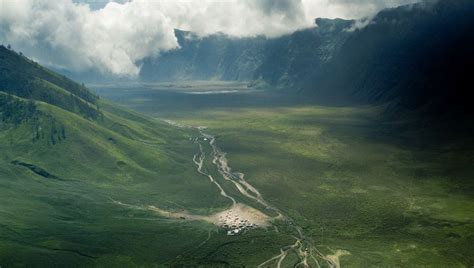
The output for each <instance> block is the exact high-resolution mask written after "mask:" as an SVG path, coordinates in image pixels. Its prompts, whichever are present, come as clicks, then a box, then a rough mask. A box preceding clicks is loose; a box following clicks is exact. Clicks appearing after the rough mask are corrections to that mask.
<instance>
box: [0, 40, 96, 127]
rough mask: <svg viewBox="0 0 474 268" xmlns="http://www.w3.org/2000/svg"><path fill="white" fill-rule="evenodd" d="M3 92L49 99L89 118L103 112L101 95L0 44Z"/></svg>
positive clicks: (37, 98)
mask: <svg viewBox="0 0 474 268" xmlns="http://www.w3.org/2000/svg"><path fill="white" fill-rule="evenodd" d="M0 91H3V92H6V93H10V94H13V95H16V96H18V97H22V98H25V99H32V100H38V101H43V102H47V103H49V104H52V105H55V106H58V107H61V108H63V109H66V110H68V111H71V112H75V113H79V114H81V115H83V116H85V117H89V118H97V117H98V116H99V115H100V112H99V111H98V108H97V101H98V97H97V96H95V95H94V94H93V93H91V92H90V91H89V90H87V88H85V87H84V85H79V84H78V83H76V82H74V81H72V80H70V79H68V78H67V77H64V76H62V75H60V74H57V73H55V72H52V71H51V70H48V69H47V68H44V67H43V66H41V65H39V64H38V63H36V62H34V61H32V60H30V59H28V58H26V57H25V56H23V55H22V54H21V53H17V52H15V51H13V50H11V49H8V48H6V47H4V46H0Z"/></svg>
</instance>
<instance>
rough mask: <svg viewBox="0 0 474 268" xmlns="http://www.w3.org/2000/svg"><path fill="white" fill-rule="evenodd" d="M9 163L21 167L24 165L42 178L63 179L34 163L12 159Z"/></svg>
mask: <svg viewBox="0 0 474 268" xmlns="http://www.w3.org/2000/svg"><path fill="white" fill-rule="evenodd" d="M11 163H12V164H13V165H15V166H22V167H26V168H28V169H29V170H31V171H32V172H34V173H35V174H37V175H39V176H41V177H44V178H47V179H54V180H63V179H60V178H58V177H57V176H55V175H53V174H51V173H49V172H47V171H46V170H44V169H42V168H40V167H38V166H36V165H33V164H29V163H25V162H21V161H19V160H13V161H11Z"/></svg>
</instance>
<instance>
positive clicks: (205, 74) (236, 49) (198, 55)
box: [140, 30, 266, 81]
mask: <svg viewBox="0 0 474 268" xmlns="http://www.w3.org/2000/svg"><path fill="white" fill-rule="evenodd" d="M175 35H176V38H177V39H178V43H179V45H180V48H179V49H177V50H173V51H169V52H166V53H163V54H162V55H160V56H159V57H158V58H148V59H146V60H144V61H143V65H142V68H141V72H140V78H141V79H142V80H146V81H173V80H211V79H216V80H239V81H249V80H250V79H252V77H253V74H254V72H255V69H256V68H257V67H258V66H260V64H261V62H262V55H263V49H264V44H265V43H266V39H265V38H264V37H256V38H232V37H229V36H227V35H224V34H214V35H210V36H207V37H203V38H199V37H198V36H196V35H195V34H193V33H191V32H185V31H180V30H176V31H175Z"/></svg>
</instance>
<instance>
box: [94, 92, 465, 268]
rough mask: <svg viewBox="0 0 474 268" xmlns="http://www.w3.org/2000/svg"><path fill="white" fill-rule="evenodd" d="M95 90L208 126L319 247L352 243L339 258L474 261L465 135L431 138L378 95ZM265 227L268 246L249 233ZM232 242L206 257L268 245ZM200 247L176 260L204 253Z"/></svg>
mask: <svg viewBox="0 0 474 268" xmlns="http://www.w3.org/2000/svg"><path fill="white" fill-rule="evenodd" d="M158 87H159V86H158ZM193 90H194V89H193ZM196 90H199V88H198V89H196ZM99 93H101V94H102V95H105V96H109V97H110V98H112V99H114V100H117V101H121V102H122V103H123V104H126V105H128V106H129V107H132V108H134V109H135V110H137V111H142V112H145V113H147V114H149V115H152V116H157V117H161V118H163V117H164V118H169V119H174V120H177V121H179V122H181V123H183V124H189V125H196V126H198V125H205V126H208V127H209V132H211V133H213V134H215V135H217V137H218V143H219V145H220V146H221V147H222V148H223V150H224V151H225V152H227V153H228V155H227V157H228V158H229V160H230V165H231V166H232V168H233V169H234V170H236V171H241V172H243V173H245V174H246V178H247V180H248V181H249V182H251V183H252V184H253V185H255V186H256V187H257V188H258V189H259V190H260V191H261V192H262V194H263V195H264V197H265V198H266V199H267V200H269V201H270V202H271V203H272V204H274V205H276V206H277V207H279V208H280V209H282V210H283V211H285V212H286V213H287V214H289V215H291V217H292V218H294V219H295V220H296V221H297V222H298V223H299V224H300V225H301V226H303V227H304V230H305V232H306V233H308V234H311V237H312V239H313V240H314V241H316V244H317V247H318V248H319V249H320V250H321V251H323V252H324V253H326V254H330V253H331V254H332V252H333V251H335V250H336V249H344V250H348V251H349V252H351V255H349V256H344V257H342V259H341V263H342V265H343V266H349V267H367V266H379V267H380V266H382V267H394V266H429V267H470V266H472V265H474V258H473V256H472V254H471V253H472V252H473V250H474V248H473V246H472V245H474V237H473V235H472V234H473V233H474V223H473V219H474V209H473V208H474V200H473V198H472V196H473V189H474V188H473V181H472V176H473V175H474V174H473V171H472V170H471V169H470V166H471V163H472V160H473V159H472V155H473V154H472V152H473V146H472V145H473V143H472V139H466V138H462V139H459V138H456V139H447V138H446V139H443V140H441V141H440V142H438V143H433V140H439V139H437V137H435V136H436V135H437V134H438V133H432V132H430V131H427V130H426V128H425V129H421V128H419V127H415V128H414V127H412V126H411V125H412V124H414V122H418V121H412V120H408V119H410V118H398V119H397V121H393V120H390V121H389V120H387V119H386V118H385V117H384V116H382V115H383V111H384V110H383V107H337V106H329V107H328V106H319V105H316V104H313V103H308V102H307V101H305V100H301V99H297V98H298V97H292V96H281V95H279V94H278V93H275V94H273V93H266V92H248V93H237V94H227V95H219V94H216V95H212V94H211V95H210V96H202V95H187V94H184V93H182V92H180V93H172V92H170V91H168V89H160V88H147V89H141V90H140V89H138V90H136V91H130V90H128V91H127V90H126V89H120V88H118V89H117V88H115V89H113V91H112V90H107V89H101V90H99ZM145 96H146V97H145ZM295 98H296V99H295ZM193 104H195V105H193ZM405 119H407V120H405ZM241 239H242V240H243V241H245V238H241ZM268 239H270V240H271V241H273V243H274V244H275V247H276V248H277V246H276V245H277V244H280V245H281V244H284V243H281V240H279V239H283V240H285V239H284V237H282V238H278V237H275V238H273V237H272V236H271V235H270V233H265V234H264V235H263V236H262V237H261V238H258V239H256V240H255V241H265V240H268ZM239 240H240V238H239ZM277 241H278V242H277ZM290 241H291V240H290ZM215 243H219V242H217V240H216V242H215ZM222 243H224V242H222ZM290 243H291V242H290ZM287 244H289V243H287ZM208 245H209V246H214V245H215V244H214V242H211V243H209V244H208ZM237 248H239V249H241V246H238V244H235V245H234V244H231V245H228V246H226V247H223V248H218V249H215V250H217V251H216V253H214V254H215V255H212V256H215V258H213V259H214V260H222V259H225V260H227V261H228V262H229V263H230V264H236V265H239V264H242V265H255V264H258V263H259V261H260V262H261V261H262V260H264V259H265V258H262V257H263V256H271V255H275V254H277V253H278V250H274V249H273V250H271V249H266V248H262V249H259V251H258V252H257V253H255V252H253V254H250V253H246V254H244V255H242V256H245V260H244V259H239V258H238V257H234V255H232V254H230V253H228V252H234V250H237ZM202 250H204V251H206V249H202ZM237 251H238V250H237ZM198 252H199V251H198ZM198 252H194V253H192V254H190V255H186V256H187V257H183V258H185V259H186V260H187V262H185V263H193V262H194V263H195V262H197V261H198V260H199V261H202V260H203V259H205V258H204V257H202V255H200V254H199V253H198ZM226 252H227V253H226ZM239 252H240V251H239ZM219 254H220V255H219ZM225 254H228V255H225ZM250 256H251V257H252V258H251V257H250ZM253 256H257V257H255V258H253ZM288 265H289V263H288Z"/></svg>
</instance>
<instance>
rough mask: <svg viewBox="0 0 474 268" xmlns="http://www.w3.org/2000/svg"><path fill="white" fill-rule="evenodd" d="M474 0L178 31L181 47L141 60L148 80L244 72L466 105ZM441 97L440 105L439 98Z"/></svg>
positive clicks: (377, 98) (306, 89)
mask: <svg viewBox="0 0 474 268" xmlns="http://www.w3.org/2000/svg"><path fill="white" fill-rule="evenodd" d="M472 14H474V1H471V0H439V1H426V2H423V3H420V4H415V5H409V6H402V7H398V8H393V9H386V10H383V11H381V12H379V13H378V14H377V15H376V16H375V17H374V18H372V19H371V20H367V21H365V22H355V21H351V20H342V19H323V18H319V19H316V20H315V23H316V25H315V27H312V28H309V29H304V30H300V31H297V32H295V33H293V34H290V35H285V36H282V37H278V38H271V39H266V38H264V37H256V38H240V39H238V38H231V37H229V36H226V35H223V34H216V35H211V36H208V37H204V38H199V37H198V36H196V35H194V34H193V33H190V32H183V31H176V37H177V39H178V41H179V44H180V46H181V48H180V49H178V50H174V51H171V52H167V53H164V54H162V55H161V56H160V57H159V58H153V59H147V60H145V61H144V62H143V67H142V72H141V78H142V79H144V80H152V81H160V80H161V81H163V80H182V79H187V80H193V79H194V80H207V79H220V80H241V81H252V82H251V83H250V85H253V86H262V85H263V86H267V87H272V88H282V89H287V90H288V91H295V92H302V93H304V94H308V95H311V96H314V98H319V99H321V100H325V99H331V100H338V101H340V100H345V101H351V102H361V103H377V102H378V103H381V102H396V103H397V104H399V105H402V106H404V107H406V108H414V109H416V108H419V107H423V106H426V105H432V104H433V105H434V106H436V107H438V108H439V107H441V106H443V105H444V104H447V105H457V106H459V107H461V108H462V107H467V106H466V105H467V103H466V100H467V98H466V97H467V94H468V93H469V88H468V87H467V86H466V85H468V84H469V83H470V78H469V74H468V73H469V71H468V70H472V69H473V68H472V67H473V66H472V65H473V60H474V56H473V47H474V41H473V39H474V16H473V15H472ZM436 103H438V104H442V105H437V104H436Z"/></svg>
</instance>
